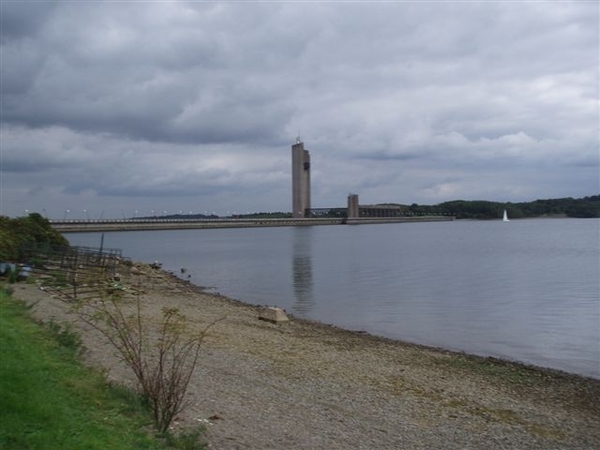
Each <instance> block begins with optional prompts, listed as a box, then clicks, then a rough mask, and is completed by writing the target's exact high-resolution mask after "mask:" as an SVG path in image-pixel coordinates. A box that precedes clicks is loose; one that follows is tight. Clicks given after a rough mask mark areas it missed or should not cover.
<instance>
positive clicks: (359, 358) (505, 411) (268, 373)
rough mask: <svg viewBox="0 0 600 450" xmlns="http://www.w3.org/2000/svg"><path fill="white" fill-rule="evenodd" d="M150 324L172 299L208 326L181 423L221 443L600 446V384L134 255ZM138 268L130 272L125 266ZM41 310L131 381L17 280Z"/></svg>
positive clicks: (86, 333) (94, 339) (56, 308)
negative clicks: (198, 278)
mask: <svg viewBox="0 0 600 450" xmlns="http://www.w3.org/2000/svg"><path fill="white" fill-rule="evenodd" d="M127 272H128V273H127V274H125V275H123V276H122V280H121V283H122V284H123V286H125V287H126V288H127V287H128V286H134V285H135V286H142V287H143V289H142V294H141V298H142V302H143V305H144V309H143V314H144V315H145V316H147V319H148V320H149V321H150V322H153V321H154V322H156V320H157V319H158V318H160V317H161V311H162V308H163V307H169V308H172V307H175V308H178V309H179V310H180V311H181V312H182V313H183V314H184V315H185V316H186V317H187V319H188V320H189V321H191V322H192V323H193V324H194V326H196V327H197V328H198V329H201V328H203V327H204V326H206V325H207V324H209V323H210V322H212V321H214V320H217V319H220V318H225V319H224V320H222V321H220V322H219V323H218V324H216V325H215V326H214V327H213V328H211V330H210V332H209V335H208V336H207V338H206V340H205V342H204V346H203V350H202V355H201V360H200V362H199V365H198V368H197V371H196V373H195V375H194V378H193V379H192V382H191V385H190V388H189V401H190V404H189V407H188V408H187V409H186V410H185V411H184V412H183V413H182V414H180V416H179V417H178V418H177V420H176V424H175V425H176V426H178V427H185V426H189V425H194V424H198V423H207V424H208V430H209V431H208V440H209V442H210V446H209V448H214V449H223V450H227V449H232V450H233V449H286V450H300V449H332V450H335V449H545V450H547V449H598V448H600V380H595V379H589V378H584V377H580V376H576V375H570V374H565V373H562V372H557V371H551V370H545V369H539V368H533V367H526V366H523V365H519V364H514V363H510V362H505V361H497V360H491V359H485V358H479V357H472V356H468V355H463V354H457V353H452V352H447V351H443V350H437V349H431V348H425V347H420V346H416V345H410V344H405V343H402V342H398V341H392V340H389V339H383V338H378V337H374V336H370V335H368V334H363V333H357V332H350V331H346V330H342V329H339V328H336V327H333V326H328V325H324V324H319V323H315V322H309V321H305V320H297V319H294V318H292V320H291V321H289V322H285V323H279V324H273V323H270V322H266V321H261V320H258V315H259V312H260V308H259V307H255V306H251V305H247V304H243V303H241V302H238V301H235V300H230V299H227V298H225V297H222V296H219V295H212V294H207V293H204V292H202V291H201V290H200V289H198V288H195V287H194V286H192V285H190V284H187V283H185V282H184V281H181V280H179V279H177V278H176V277H174V276H173V275H170V274H167V273H164V272H162V271H160V270H155V269H152V268H150V267H149V266H147V265H142V264H135V265H134V267H133V268H132V269H131V271H127ZM129 272H130V273H129ZM15 296H16V297H17V298H20V299H22V300H23V301H25V302H27V303H29V304H31V305H34V306H33V308H32V311H33V314H34V316H35V317H36V318H38V319H40V320H45V321H47V320H51V319H52V320H55V321H57V322H63V321H68V322H73V323H74V324H75V326H76V327H78V328H79V329H80V330H81V331H82V335H83V340H84V345H85V347H86V348H87V351H86V353H85V358H86V361H87V362H88V363H89V364H91V365H93V366H96V367H100V368H102V369H103V370H105V371H107V373H108V377H109V379H111V380H116V381H119V382H122V383H126V384H127V383H132V377H131V374H129V372H128V370H127V369H126V368H125V367H123V365H122V363H120V361H119V359H118V358H117V357H116V355H115V353H114V350H113V349H112V348H111V347H110V346H109V345H107V344H106V342H105V341H104V340H103V339H102V338H101V336H99V335H98V334H97V333H96V332H94V331H93V330H89V329H86V328H85V327H84V326H83V325H81V324H79V323H77V321H76V317H75V316H74V315H73V314H70V312H69V310H70V306H69V304H68V303H66V302H65V301H64V300H63V299H61V297H60V296H59V295H57V293H56V292H54V293H53V292H51V291H48V290H41V289H40V287H39V286H36V285H34V284H19V285H16V288H15Z"/></svg>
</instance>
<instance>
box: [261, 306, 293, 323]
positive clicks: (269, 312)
mask: <svg viewBox="0 0 600 450" xmlns="http://www.w3.org/2000/svg"><path fill="white" fill-rule="evenodd" d="M258 318H259V319H260V320H266V321H267V322H272V323H279V322H287V321H289V320H290V319H288V316H287V315H286V314H285V311H284V310H283V309H281V308H276V307H272V306H271V307H268V308H265V309H263V310H262V311H261V312H260V314H259V316H258Z"/></svg>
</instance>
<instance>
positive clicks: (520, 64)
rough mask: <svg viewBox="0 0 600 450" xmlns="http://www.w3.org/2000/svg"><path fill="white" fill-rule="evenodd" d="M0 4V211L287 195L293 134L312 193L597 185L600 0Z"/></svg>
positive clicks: (509, 196) (426, 193) (237, 208)
mask: <svg viewBox="0 0 600 450" xmlns="http://www.w3.org/2000/svg"><path fill="white" fill-rule="evenodd" d="M1 13H2V14H1V20H2V23H1V25H2V28H1V55H0V56H1V58H0V59H1V63H2V64H1V74H2V78H1V94H2V110H1V112H2V114H1V126H2V129H1V132H2V134H1V142H0V144H1V174H2V180H1V184H2V194H1V204H0V209H1V211H0V213H1V214H4V215H13V216H14V215H22V214H24V212H25V211H40V212H41V211H44V213H45V214H46V215H47V216H49V217H51V218H62V217H63V216H66V215H67V210H68V214H69V217H73V218H75V217H80V218H83V217H85V216H84V210H85V214H87V215H90V213H91V214H92V215H93V216H95V217H97V216H99V215H100V214H103V216H104V217H121V216H122V215H124V216H131V215H133V214H137V215H148V214H150V211H161V212H163V211H167V212H168V213H177V212H179V211H182V212H186V213H187V212H190V211H192V212H204V211H210V212H213V211H214V212H216V213H218V214H227V213H228V212H229V213H232V212H238V213H242V212H246V211H290V210H291V170H290V169H291V158H290V146H291V144H292V143H293V142H295V139H296V136H297V135H300V136H302V139H303V141H304V142H305V146H306V148H307V149H309V151H310V152H311V157H312V170H313V174H312V181H313V187H312V195H313V201H312V203H313V205H314V206H315V207H330V206H343V205H345V202H346V196H347V194H348V193H349V192H353V193H358V194H360V197H361V203H377V202H399V203H430V204H432V203H439V202H443V201H447V200H453V199H459V198H460V199H486V200H497V201H529V200H534V199H536V198H553V197H566V196H573V197H581V196H586V195H592V194H597V193H598V192H599V190H600V187H599V178H598V177H599V161H598V158H599V142H598V139H599V137H598V125H599V118H600V114H599V108H600V106H599V105H600V104H599V92H598V89H599V87H598V86H599V72H598V70H599V66H600V62H599V51H600V50H599V35H600V34H599V11H598V8H597V5H596V4H594V3H593V2H592V3H585V2H567V3H553V2H548V3H545V2H507V3H502V2H490V3H487V2H473V3H471V2H456V3H455V2H447V3H441V2H435V3H422V4H420V3H412V2H398V3H394V2H391V3H390V2H385V3H372V2H369V3H366V2H365V3H359V2H327V3H313V2H307V3H304V2H293V3H292V2H290V3H287V2H281V3H263V2H243V3H242V2H207V3H204V2H203V3H195V2H89V1H88V2H41V3H40V2H28V1H19V2H16V1H15V2H12V1H4V2H2V4H1ZM135 211H137V212H135ZM134 212H135V213H134Z"/></svg>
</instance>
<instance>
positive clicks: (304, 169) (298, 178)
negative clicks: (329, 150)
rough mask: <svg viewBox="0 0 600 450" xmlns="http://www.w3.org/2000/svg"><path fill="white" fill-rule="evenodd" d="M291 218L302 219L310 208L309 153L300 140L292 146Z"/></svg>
mask: <svg viewBox="0 0 600 450" xmlns="http://www.w3.org/2000/svg"><path fill="white" fill-rule="evenodd" d="M292 208H293V209H292V217H294V218H299V217H304V213H305V211H306V210H307V209H308V208H310V153H309V152H308V150H304V143H303V142H302V141H300V138H298V139H297V140H296V143H295V144H294V145H292Z"/></svg>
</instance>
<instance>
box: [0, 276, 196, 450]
mask: <svg viewBox="0 0 600 450" xmlns="http://www.w3.org/2000/svg"><path fill="white" fill-rule="evenodd" d="M61 333H62V337H63V338H64V337H65V336H70V334H69V333H70V331H69V330H63V331H61V330H57V329H56V326H53V327H42V326H40V325H38V324H37V323H35V322H34V321H33V320H32V319H31V318H30V316H29V312H28V310H27V307H26V306H25V305H23V304H22V303H20V302H17V301H15V300H13V299H12V298H10V297H9V295H8V294H7V293H6V292H5V291H4V290H2V289H1V288H0V449H2V450H12V449H15V450H16V449H19V450H26V449H43V450H54V449H56V450H70V449H73V450H95V449H98V450H105V449H111V450H119V449H123V450H125V449H126V450H132V449H165V448H169V447H171V445H173V444H172V443H171V445H169V446H167V444H166V443H165V441H164V440H160V439H157V438H155V437H154V436H153V435H152V434H151V431H150V428H149V426H150V424H151V423H152V422H151V420H150V417H149V415H148V414H147V412H145V411H144V410H143V408H142V407H141V406H140V405H139V400H138V399H137V396H135V395H128V394H127V392H126V390H124V389H123V388H118V387H111V386H109V385H108V384H107V383H106V381H105V380H104V378H103V377H102V376H101V374H99V373H96V372H93V371H90V370H89V369H87V368H85V367H83V366H82V365H81V364H80V361H79V359H78V351H77V350H78V345H77V343H73V342H72V341H71V339H67V340H66V342H67V345H65V340H64V339H63V340H62V345H61V343H59V341H60V340H61V339H60V337H61ZM171 448H172V447H171ZM189 448H201V447H200V446H198V447H196V446H190V447H189Z"/></svg>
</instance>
